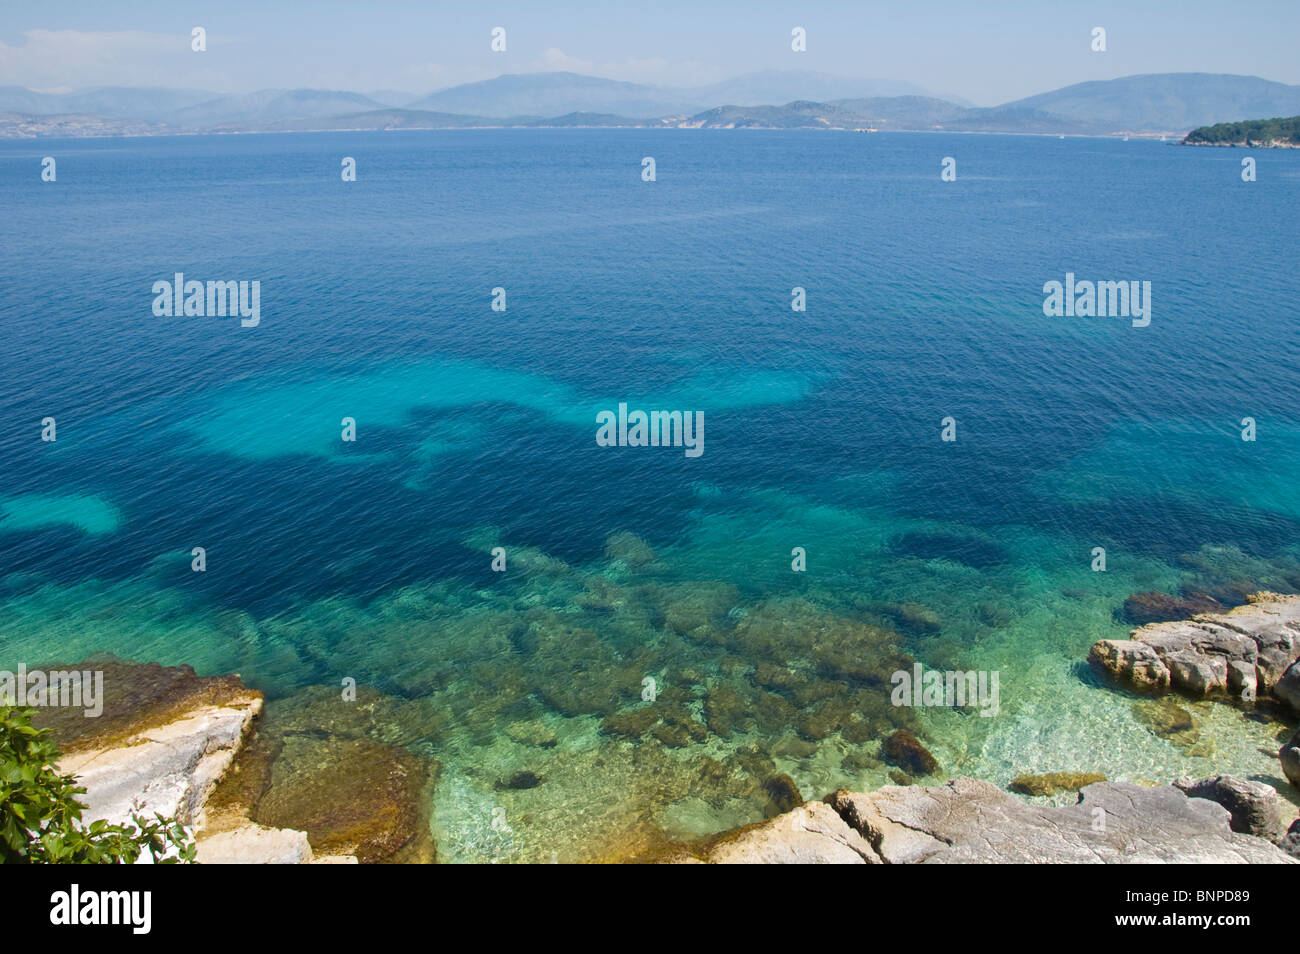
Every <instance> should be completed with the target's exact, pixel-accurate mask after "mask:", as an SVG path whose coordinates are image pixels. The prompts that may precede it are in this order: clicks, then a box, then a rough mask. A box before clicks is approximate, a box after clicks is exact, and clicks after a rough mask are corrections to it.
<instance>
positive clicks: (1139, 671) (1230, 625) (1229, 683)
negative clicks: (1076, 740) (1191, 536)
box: [1088, 593, 1300, 711]
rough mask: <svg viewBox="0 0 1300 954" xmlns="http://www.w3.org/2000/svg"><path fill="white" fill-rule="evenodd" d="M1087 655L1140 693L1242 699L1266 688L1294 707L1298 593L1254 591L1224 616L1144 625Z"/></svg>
mask: <svg viewBox="0 0 1300 954" xmlns="http://www.w3.org/2000/svg"><path fill="white" fill-rule="evenodd" d="M1088 658H1089V661H1090V662H1091V663H1092V664H1093V666H1094V667H1096V668H1097V669H1099V670H1101V671H1102V672H1104V673H1106V674H1107V675H1109V676H1111V677H1112V678H1114V679H1116V680H1118V681H1119V682H1121V683H1124V684H1125V685H1128V686H1129V687H1131V688H1133V689H1136V690H1138V691H1140V692H1166V691H1168V690H1169V689H1171V688H1172V689H1177V690H1178V691H1180V692H1182V693H1184V694H1186V695H1189V696H1192V697H1194V698H1204V697H1207V696H1216V695H1217V696H1224V697H1227V696H1229V695H1231V696H1233V697H1236V698H1238V699H1242V700H1246V701H1252V700H1254V699H1255V698H1256V696H1257V695H1258V696H1263V695H1265V694H1266V693H1268V694H1271V695H1272V696H1274V697H1275V698H1277V699H1280V700H1281V701H1283V702H1285V703H1287V704H1289V705H1290V706H1291V707H1293V708H1295V709H1297V710H1298V711H1300V662H1298V660H1300V596H1280V595H1278V594H1275V593H1257V594H1255V595H1254V596H1252V597H1251V602H1250V603H1249V604H1248V605H1246V606H1239V607H1237V608H1236V609H1234V610H1231V611H1230V612H1227V613H1207V614H1203V615H1200V616H1195V617H1193V618H1192V619H1189V620H1183V621H1179V622H1163V623H1151V624H1149V625H1146V626H1142V627H1140V628H1138V629H1135V630H1134V631H1133V632H1132V634H1131V636H1130V638H1129V639H1127V640H1116V639H1103V640H1099V641H1098V642H1097V643H1095V644H1094V645H1093V647H1092V649H1091V651H1090V652H1089V654H1088Z"/></svg>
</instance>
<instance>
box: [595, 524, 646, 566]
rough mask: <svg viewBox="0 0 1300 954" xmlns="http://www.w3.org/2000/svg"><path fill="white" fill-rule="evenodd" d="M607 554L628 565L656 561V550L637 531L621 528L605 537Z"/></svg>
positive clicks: (642, 564)
mask: <svg viewBox="0 0 1300 954" xmlns="http://www.w3.org/2000/svg"><path fill="white" fill-rule="evenodd" d="M605 556H606V557H608V558H609V559H611V560H621V561H622V562H623V563H625V564H627V565H628V566H644V565H645V564H647V563H653V562H654V558H655V552H654V550H652V549H651V548H650V544H648V543H646V542H645V541H644V540H642V539H641V538H640V537H638V536H637V535H636V534H635V533H632V532H630V531H627V530H620V531H618V532H617V533H611V534H610V535H609V536H608V537H606V538H605Z"/></svg>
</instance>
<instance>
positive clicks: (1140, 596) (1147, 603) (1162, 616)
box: [1120, 592, 1225, 626]
mask: <svg viewBox="0 0 1300 954" xmlns="http://www.w3.org/2000/svg"><path fill="white" fill-rule="evenodd" d="M1224 608H1225V607H1224V606H1223V604H1222V603H1220V602H1219V601H1218V600H1216V599H1214V598H1213V597H1211V596H1209V595H1207V594H1205V593H1193V594H1190V595H1188V596H1170V595H1168V594H1167V593H1155V592H1146V593H1134V594H1133V595H1132V596H1130V597H1128V599H1126V600H1124V606H1123V608H1122V609H1121V611H1120V614H1121V615H1122V616H1123V618H1124V619H1125V620H1127V621H1128V622H1130V623H1136V624H1138V625H1139V626H1141V625H1144V624H1146V623H1163V622H1171V621H1173V620H1180V619H1188V618H1190V617H1192V616H1195V615H1197V614H1198V613H1217V612H1221V611H1222V610H1223V609H1224Z"/></svg>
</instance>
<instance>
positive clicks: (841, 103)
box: [0, 71, 1300, 137]
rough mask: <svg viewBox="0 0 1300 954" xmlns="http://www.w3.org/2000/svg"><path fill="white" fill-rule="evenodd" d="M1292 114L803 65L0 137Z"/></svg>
mask: <svg viewBox="0 0 1300 954" xmlns="http://www.w3.org/2000/svg"><path fill="white" fill-rule="evenodd" d="M1297 113H1300V86H1288V85H1286V84H1283V83H1275V82H1271V81H1269V80H1264V79H1260V78H1258V77H1254V76H1232V75H1223V74H1212V73H1158V74H1148V75H1142V76H1128V77H1124V78H1122V79H1115V80H1105V81H1097V82H1089V83H1078V84H1075V85H1073V86H1067V87H1064V88H1063V89H1058V90H1053V91H1051V92H1048V93H1040V94H1038V95H1036V96H1030V97H1028V98H1026V99H1021V100H1016V101H1015V102H1010V103H1005V104H1003V105H1001V106H995V107H991V108H981V107H975V106H972V105H971V104H970V103H968V102H966V101H964V100H961V99H959V98H956V97H953V96H941V95H936V94H934V93H932V92H930V91H927V90H924V89H921V88H919V87H916V86H913V85H911V84H909V83H903V82H894V81H889V80H871V79H849V78H845V77H838V76H831V75H828V74H824V73H811V72H795V71H767V72H760V73H750V74H747V75H745V76H739V77H736V78H735V79H731V80H727V81H726V82H723V83H717V84H714V85H712V86H703V87H696V88H692V89H677V88H672V87H665V86H651V85H646V84H641V83H625V82H619V81H617V80H609V79H602V78H600V77H594V76H582V75H579V74H577V73H528V74H511V75H505V76H499V77H497V78H496V79H491V80H484V81H482V82H477V83H466V84H462V85H460V86H453V87H451V88H449V89H444V90H440V91H438V92H436V93H431V94H429V95H427V96H412V95H410V94H402V93H392V92H372V93H369V94H363V93H354V92H347V91H338V90H316V89H295V90H260V91H258V92H255V93H245V94H235V95H224V94H217V93H210V92H204V91H201V90H173V89H146V88H126V87H102V88H97V89H87V90H76V91H73V92H65V93H44V92H36V91H33V90H29V89H24V88H22V87H14V86H10V87H0V136H7V137H14V136H88V135H142V134H168V133H188V132H205V131H211V132H278V131H293V130H324V129H415V128H454V127H475V126H503V125H509V126H676V127H707V128H777V129H789V128H842V129H867V128H871V129H894V130H933V129H944V130H949V131H959V132H1013V133H1051V134H1086V135H1120V134H1125V135H1127V134H1136V135H1143V134H1146V135H1152V134H1168V135H1182V134H1183V133H1186V132H1187V131H1188V130H1190V129H1192V128H1194V127H1197V126H1205V125H1210V124H1214V123H1222V122H1235V121H1240V120H1247V119H1258V118H1262V117H1272V116H1293V115H1296V114H1297Z"/></svg>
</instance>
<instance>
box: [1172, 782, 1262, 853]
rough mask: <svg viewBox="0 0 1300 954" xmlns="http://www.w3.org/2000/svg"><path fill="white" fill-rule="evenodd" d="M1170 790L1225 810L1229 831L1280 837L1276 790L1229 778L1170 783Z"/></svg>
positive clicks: (1260, 784) (1260, 836)
mask: <svg viewBox="0 0 1300 954" xmlns="http://www.w3.org/2000/svg"><path fill="white" fill-rule="evenodd" d="M1174 787H1175V788H1177V789H1179V790H1180V791H1182V792H1185V793H1186V794H1187V796H1188V797H1189V798H1206V799H1209V800H1210V801H1212V802H1217V803H1218V804H1220V805H1222V806H1223V807H1224V808H1226V809H1227V810H1228V814H1229V815H1230V816H1231V818H1232V821H1231V825H1232V830H1233V831H1239V832H1242V833H1243V834H1246V835H1255V836H1256V837H1259V838H1267V839H1268V840H1269V841H1273V840H1274V839H1276V838H1278V837H1280V836H1281V834H1282V827H1283V825H1282V800H1281V799H1280V798H1279V797H1278V794H1277V789H1275V788H1274V787H1273V786H1271V785H1265V784H1264V783H1263V782H1250V781H1247V780H1246V779H1241V778H1237V777H1236V776H1233V775H1216V776H1214V777H1213V778H1203V779H1199V780H1197V779H1192V778H1179V779H1175V780H1174Z"/></svg>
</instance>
